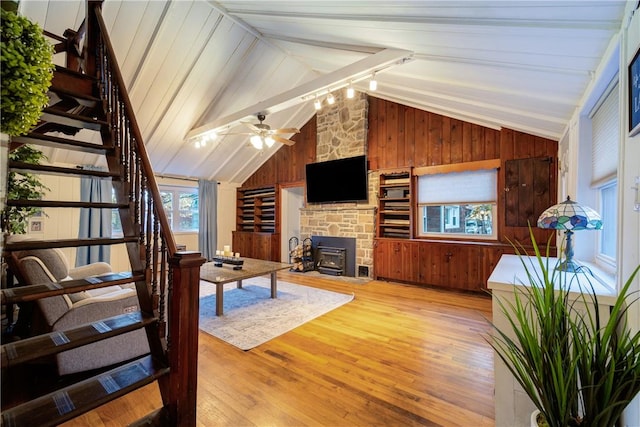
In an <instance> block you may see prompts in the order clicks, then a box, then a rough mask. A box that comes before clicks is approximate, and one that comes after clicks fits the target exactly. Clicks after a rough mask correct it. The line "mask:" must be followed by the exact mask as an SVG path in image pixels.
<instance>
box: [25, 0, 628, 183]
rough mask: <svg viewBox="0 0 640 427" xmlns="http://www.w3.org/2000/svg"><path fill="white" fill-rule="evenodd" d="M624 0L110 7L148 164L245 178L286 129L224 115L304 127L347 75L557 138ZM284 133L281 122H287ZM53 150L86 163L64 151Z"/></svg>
mask: <svg viewBox="0 0 640 427" xmlns="http://www.w3.org/2000/svg"><path fill="white" fill-rule="evenodd" d="M629 3H633V2H626V1H615V0H603V1H589V0H582V1H576V0H569V1H562V0H541V1H539V0H532V1H524V0H523V1H518V0H501V1H480V0H468V1H458V0H449V1H429V0H422V1H415V0H413V1H411V0H405V1H388V0H384V1H381V0H366V1H364V0H341V1H334V0H328V1H327V0H323V1H318V0H297V1H293V0H291V1H284V0H279V1H271V0H264V1H259V0H255V1H247V0H222V1H212V0H209V1H204V0H195V1H190V0H173V1H161V0H136V1H131V0H122V1H117V0H106V1H105V2H104V4H103V11H104V12H103V13H104V16H105V20H106V22H107V25H108V27H109V30H110V37H111V39H112V42H113V45H114V47H115V50H116V54H117V57H118V61H119V64H120V67H121V69H122V71H123V74H124V77H125V80H126V83H127V86H128V88H129V93H130V97H131V100H132V103H133V105H134V108H135V109H136V115H137V120H138V123H139V125H140V128H141V130H142V134H143V138H144V140H145V143H146V145H147V148H148V152H149V155H150V157H151V162H152V164H153V167H154V169H155V170H156V171H157V173H158V174H161V175H176V176H185V177H200V178H206V179H216V180H219V181H228V182H236V183H241V182H243V181H244V180H245V179H246V178H248V177H249V176H250V175H251V174H252V173H253V172H254V171H255V170H256V169H257V168H258V167H259V166H260V165H261V164H262V163H263V162H264V161H266V159H268V158H269V156H270V155H272V154H273V153H274V152H275V151H276V150H277V149H278V148H279V147H280V146H281V145H280V144H279V143H276V144H275V145H274V146H273V147H272V148H268V149H264V150H262V151H258V150H256V149H255V148H253V147H252V146H251V145H250V144H249V139H248V138H249V137H248V136H247V135H227V136H221V137H218V138H217V139H216V140H214V141H211V142H209V143H208V144H207V145H206V146H205V147H201V148H196V147H195V144H194V141H195V139H196V138H194V137H198V136H199V135H200V134H203V132H205V131H208V130H211V129H214V128H217V129H219V130H222V131H226V132H228V133H236V132H244V131H246V130H247V126H246V125H244V124H243V123H242V122H243V121H248V122H252V123H255V122H257V120H256V119H255V114H257V113H259V112H263V113H266V114H267V118H266V120H265V123H267V124H269V125H270V126H271V127H272V128H283V127H287V128H288V127H298V128H299V127H302V126H303V125H304V124H305V123H306V122H307V121H308V120H309V119H310V118H311V117H313V115H314V114H315V110H314V107H313V94H315V93H321V94H322V97H321V98H322V99H324V96H325V95H326V93H327V92H328V91H329V90H337V88H338V87H341V86H344V84H346V82H348V81H354V87H355V88H356V90H360V91H363V92H368V91H369V88H368V76H369V75H371V73H373V72H376V79H377V81H378V89H377V90H376V91H375V92H372V93H371V94H372V95H374V96H377V97H380V98H384V99H387V100H391V101H395V102H398V103H401V104H405V105H409V106H413V107H416V108H420V109H423V110H427V111H432V112H435V113H439V114H443V115H447V116H450V117H454V118H458V119H462V120H466V121H469V122H473V123H477V124H481V125H484V126H488V127H492V128H497V129H499V128H500V127H508V128H512V129H516V130H520V131H523V132H527V133H531V134H534V135H540V136H544V137H548V138H551V139H558V138H560V136H561V135H562V133H563V131H564V129H565V127H566V126H567V124H568V121H569V119H570V117H571V115H572V114H573V113H574V111H575V109H576V107H577V105H578V104H579V102H580V99H581V96H582V94H583V93H584V91H585V88H586V87H587V85H588V84H589V83H590V81H591V80H592V78H593V76H594V73H595V70H596V68H597V66H598V65H599V62H600V60H601V58H602V56H603V54H604V52H605V50H606V49H607V47H608V45H609V43H610V41H611V40H612V38H613V37H614V36H615V35H616V34H617V32H618V30H619V29H620V27H621V20H622V19H623V16H624V13H625V8H626V7H629V6H630V5H629ZM84 9H85V5H84V1H83V0H70V1H60V0H49V1H45V0H22V1H21V2H20V11H21V13H23V14H25V15H27V16H29V17H30V18H31V19H33V20H35V21H37V22H38V23H40V25H41V26H42V27H43V28H45V29H46V30H48V31H50V32H53V33H56V34H62V33H63V32H64V30H65V29H67V28H78V27H79V25H80V23H81V22H82V20H83V18H84ZM286 136H288V135H285V137H286ZM50 158H51V160H53V161H60V162H67V163H86V162H87V159H84V158H74V157H73V156H67V155H66V154H62V153H60V152H52V153H50Z"/></svg>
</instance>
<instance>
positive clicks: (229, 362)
mask: <svg viewBox="0 0 640 427" xmlns="http://www.w3.org/2000/svg"><path fill="white" fill-rule="evenodd" d="M279 277H280V280H286V281H289V282H295V283H300V284H304V285H308V286H318V287H322V288H325V289H331V290H335V291H342V292H353V293H354V294H355V299H354V300H353V301H352V302H350V303H349V304H347V305H345V306H342V307H340V308H338V309H337V310H334V311H332V312H330V313H328V314H326V315H324V316H322V317H320V318H317V319H315V320H313V321H311V322H309V323H307V324H305V325H303V326H301V327H299V328H297V329H295V330H293V331H291V332H289V333H287V334H285V335H282V336H280V337H278V338H276V339H274V340H272V341H270V342H267V343H265V344H263V345H261V346H259V347H257V348H254V349H253V350H250V351H247V352H243V351H241V350H238V349H236V348H235V347H233V346H231V345H229V344H226V343H225V342H223V341H220V340H219V339H217V338H214V337H212V336H210V335H208V334H206V333H202V332H201V333H200V358H199V377H198V407H197V417H198V425H199V426H207V427H209V426H234V427H235V426H374V425H381V426H435V425H439V426H493V425H494V420H493V418H494V409H493V384H494V382H493V353H492V350H491V348H490V347H489V345H488V344H487V343H486V342H485V340H484V338H483V336H485V335H486V334H487V333H488V332H489V325H488V323H487V321H486V319H487V318H489V319H490V318H491V300H490V298H488V297H486V296H479V295H472V294H462V293H456V292H447V291H441V290H434V289H426V288H421V287H417V286H409V285H401V284H397V283H387V282H377V281H373V282H370V283H368V284H366V285H353V284H348V283H344V282H339V281H335V280H332V279H331V278H329V276H327V279H324V278H321V279H318V278H315V277H314V278H310V277H308V276H305V275H304V274H296V273H289V272H283V273H279ZM160 402H161V400H160V394H159V392H158V389H157V386H156V385H155V384H152V385H149V386H147V387H146V388H144V389H141V390H138V391H136V392H134V393H131V394H129V395H127V396H125V397H123V398H120V399H119V400H117V401H114V402H112V403H110V404H107V405H104V406H102V407H101V408H99V409H97V410H95V411H93V412H91V413H88V414H85V415H84V416H82V417H79V418H77V419H75V420H73V421H71V422H69V423H67V424H65V425H66V426H87V425H91V426H121V425H126V424H128V423H129V422H132V421H134V420H136V419H138V418H140V417H142V416H144V415H145V414H147V413H149V412H152V411H153V410H155V409H157V408H159V407H160V406H161V403H160Z"/></svg>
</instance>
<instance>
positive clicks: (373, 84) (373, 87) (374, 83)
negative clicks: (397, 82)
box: [369, 73, 378, 91]
mask: <svg viewBox="0 0 640 427" xmlns="http://www.w3.org/2000/svg"><path fill="white" fill-rule="evenodd" d="M376 89H378V81H377V80H376V73H373V74H372V75H371V80H369V90H370V91H375V90H376Z"/></svg>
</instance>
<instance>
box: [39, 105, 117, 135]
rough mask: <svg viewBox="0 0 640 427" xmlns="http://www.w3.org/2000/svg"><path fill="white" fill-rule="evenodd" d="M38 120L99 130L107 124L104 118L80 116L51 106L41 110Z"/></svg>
mask: <svg viewBox="0 0 640 427" xmlns="http://www.w3.org/2000/svg"><path fill="white" fill-rule="evenodd" d="M40 120H41V121H44V122H49V123H57V124H61V125H64V126H72V127H76V128H79V129H91V130H100V129H101V128H102V126H108V125H109V124H108V123H107V122H106V121H105V120H99V119H96V118H93V117H87V116H81V115H78V114H70V113H67V112H65V111H59V110H56V109H55V108H52V107H47V108H45V109H43V110H42V115H41V116H40Z"/></svg>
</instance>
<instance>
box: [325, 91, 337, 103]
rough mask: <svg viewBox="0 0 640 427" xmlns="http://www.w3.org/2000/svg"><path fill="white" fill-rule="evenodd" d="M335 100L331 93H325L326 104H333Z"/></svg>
mask: <svg viewBox="0 0 640 427" xmlns="http://www.w3.org/2000/svg"><path fill="white" fill-rule="evenodd" d="M335 102H336V99H335V98H334V97H333V94H332V93H331V92H329V95H327V104H329V105H333V104H334V103H335Z"/></svg>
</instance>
